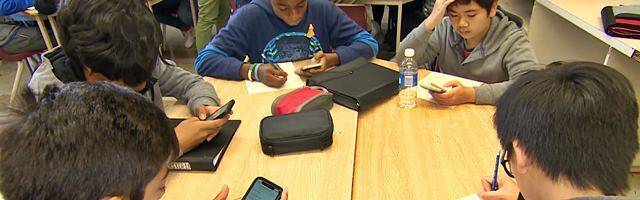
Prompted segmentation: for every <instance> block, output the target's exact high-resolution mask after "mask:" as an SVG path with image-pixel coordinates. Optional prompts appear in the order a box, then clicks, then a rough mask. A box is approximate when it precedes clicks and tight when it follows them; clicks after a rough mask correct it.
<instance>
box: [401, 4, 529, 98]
mask: <svg viewBox="0 0 640 200" xmlns="http://www.w3.org/2000/svg"><path fill="white" fill-rule="evenodd" d="M445 12H446V13H448V15H449V16H448V17H444V15H445ZM434 29H435V30H434ZM406 48H413V49H415V56H414V59H415V61H416V62H417V63H418V64H419V65H427V66H428V67H429V68H428V69H429V70H432V71H440V72H443V73H446V74H451V75H454V76H459V77H463V78H468V79H473V80H476V81H481V82H485V83H487V84H483V85H481V86H479V87H474V88H471V87H466V86H463V85H461V84H460V83H459V82H456V81H452V82H448V83H446V84H445V85H444V86H445V87H452V89H450V90H448V91H447V92H445V93H443V94H435V93H433V94H431V95H432V96H433V97H434V98H435V99H436V100H438V101H439V102H440V103H441V104H443V105H458V104H464V103H476V104H494V103H495V101H496V100H497V99H498V98H499V97H500V95H501V94H502V93H503V92H504V90H506V89H507V87H508V86H509V84H511V82H513V80H515V79H517V78H518V77H519V76H521V75H522V74H524V73H526V72H527V71H530V70H536V69H539V68H540V67H541V66H540V65H538V64H537V60H536V57H535V55H534V53H533V50H532V49H531V45H530V44H529V40H528V39H527V34H526V33H525V31H524V30H523V29H521V28H519V27H518V26H516V24H515V23H514V22H513V21H511V20H510V19H509V17H508V16H507V15H506V14H505V13H504V12H502V11H500V10H498V0H437V1H436V3H435V7H434V9H433V12H431V14H430V15H429V17H427V19H425V20H424V22H423V23H421V24H420V26H418V27H417V28H415V29H413V31H411V33H409V35H408V36H407V37H406V38H405V39H404V40H403V41H402V42H401V43H400V49H399V50H398V51H397V52H398V53H397V54H396V57H395V58H394V59H393V61H395V62H397V63H400V62H402V60H403V59H404V54H403V52H404V49H406Z"/></svg>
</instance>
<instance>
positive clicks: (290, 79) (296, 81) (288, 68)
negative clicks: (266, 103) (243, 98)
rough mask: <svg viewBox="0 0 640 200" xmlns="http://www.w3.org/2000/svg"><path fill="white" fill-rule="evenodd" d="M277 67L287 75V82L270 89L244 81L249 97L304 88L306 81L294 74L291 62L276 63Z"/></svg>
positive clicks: (258, 83)
mask: <svg viewBox="0 0 640 200" xmlns="http://www.w3.org/2000/svg"><path fill="white" fill-rule="evenodd" d="M278 66H280V68H282V70H284V72H287V74H288V75H289V76H287V82H286V83H285V84H284V85H283V86H282V87H279V88H272V87H269V86H267V85H265V84H263V83H262V82H257V81H256V82H251V81H245V83H246V85H247V92H248V93H249V94H250V95H251V94H258V93H263V92H273V91H278V90H284V89H296V88H300V87H302V86H305V83H306V81H307V79H306V78H303V77H301V76H299V75H298V74H296V72H295V67H294V66H293V63H292V62H286V63H278Z"/></svg>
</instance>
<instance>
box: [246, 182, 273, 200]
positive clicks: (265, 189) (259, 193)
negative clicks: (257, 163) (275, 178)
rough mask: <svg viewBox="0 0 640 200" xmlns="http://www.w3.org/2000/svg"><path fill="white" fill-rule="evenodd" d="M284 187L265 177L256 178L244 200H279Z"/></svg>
mask: <svg viewBox="0 0 640 200" xmlns="http://www.w3.org/2000/svg"><path fill="white" fill-rule="evenodd" d="M281 195H282V187H280V186H278V185H276V184H275V183H273V182H271V181H269V180H267V179H266V178H263V177H256V179H254V180H253V183H251V186H250V187H249V190H247V193H245V194H244V196H243V197H242V200H279V199H280V196H281Z"/></svg>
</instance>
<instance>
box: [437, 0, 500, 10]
mask: <svg viewBox="0 0 640 200" xmlns="http://www.w3.org/2000/svg"><path fill="white" fill-rule="evenodd" d="M472 1H475V2H476V3H477V4H478V5H480V7H482V8H484V9H485V10H486V11H487V13H488V12H489V11H491V7H492V6H493V2H494V1H495V0H455V1H454V2H453V3H451V4H449V6H448V7H447V9H448V8H450V7H451V6H457V5H460V4H462V5H467V4H470V3H471V2H472Z"/></svg>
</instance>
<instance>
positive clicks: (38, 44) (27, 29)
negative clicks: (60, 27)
mask: <svg viewBox="0 0 640 200" xmlns="http://www.w3.org/2000/svg"><path fill="white" fill-rule="evenodd" d="M34 4H35V0H0V49H2V50H3V51H4V52H5V53H8V54H16V53H21V52H28V51H40V50H44V49H47V46H46V44H45V42H44V39H43V38H42V33H40V29H39V28H38V26H37V24H36V21H35V19H34V18H33V17H31V16H29V15H27V14H24V13H21V12H23V11H25V10H27V8H29V7H31V6H33V5H34ZM51 36H52V38H53V35H51ZM52 42H53V41H52Z"/></svg>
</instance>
